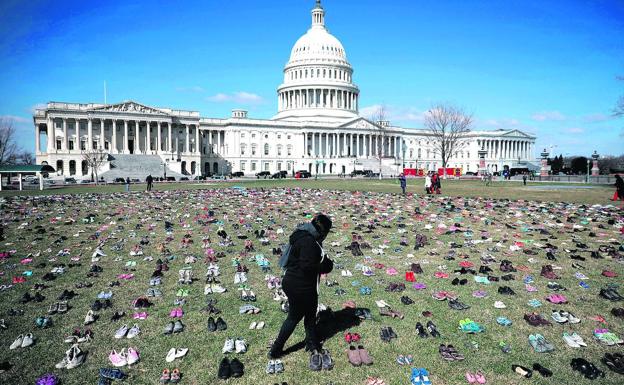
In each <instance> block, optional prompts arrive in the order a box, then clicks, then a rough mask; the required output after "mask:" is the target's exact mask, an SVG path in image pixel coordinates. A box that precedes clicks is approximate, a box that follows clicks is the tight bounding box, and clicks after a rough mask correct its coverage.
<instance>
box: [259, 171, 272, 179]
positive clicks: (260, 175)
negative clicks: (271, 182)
mask: <svg viewBox="0 0 624 385" xmlns="http://www.w3.org/2000/svg"><path fill="white" fill-rule="evenodd" d="M267 176H271V172H270V171H260V172H259V173H257V174H256V178H264V179H266V177H267Z"/></svg>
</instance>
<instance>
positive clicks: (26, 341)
mask: <svg viewBox="0 0 624 385" xmlns="http://www.w3.org/2000/svg"><path fill="white" fill-rule="evenodd" d="M33 343H35V341H34V337H33V335H32V333H28V334H24V338H23V339H22V345H21V347H22V348H27V347H29V346H30V345H32V344H33Z"/></svg>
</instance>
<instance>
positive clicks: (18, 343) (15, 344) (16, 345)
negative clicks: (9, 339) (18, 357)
mask: <svg viewBox="0 0 624 385" xmlns="http://www.w3.org/2000/svg"><path fill="white" fill-rule="evenodd" d="M23 341H24V335H22V334H20V335H19V336H17V338H16V339H15V341H13V343H12V344H11V346H9V349H11V350H14V349H17V348H20V347H22V342H23Z"/></svg>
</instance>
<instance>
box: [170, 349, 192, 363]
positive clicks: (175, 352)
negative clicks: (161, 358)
mask: <svg viewBox="0 0 624 385" xmlns="http://www.w3.org/2000/svg"><path fill="white" fill-rule="evenodd" d="M186 353H188V348H178V349H176V348H171V349H169V352H167V356H166V357H165V361H167V362H169V363H171V362H173V361H175V359H176V358H182V357H184V356H185V355H186Z"/></svg>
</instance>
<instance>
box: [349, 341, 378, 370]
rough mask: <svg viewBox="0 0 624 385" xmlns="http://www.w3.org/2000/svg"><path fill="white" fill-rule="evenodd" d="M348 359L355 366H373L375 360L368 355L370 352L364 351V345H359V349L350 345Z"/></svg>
mask: <svg viewBox="0 0 624 385" xmlns="http://www.w3.org/2000/svg"><path fill="white" fill-rule="evenodd" d="M347 358H348V359H349V362H350V363H351V365H353V366H360V365H372V364H373V360H372V358H371V357H370V355H369V354H368V351H367V350H366V349H364V346H362V345H358V347H357V348H356V347H355V346H353V345H350V346H349V350H347Z"/></svg>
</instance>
